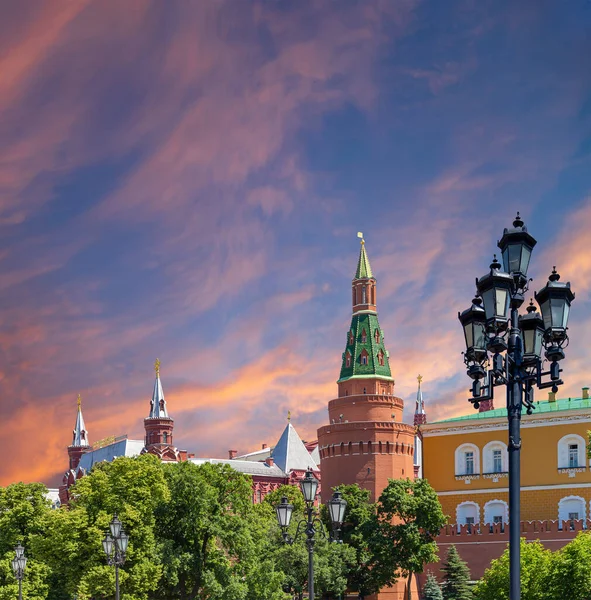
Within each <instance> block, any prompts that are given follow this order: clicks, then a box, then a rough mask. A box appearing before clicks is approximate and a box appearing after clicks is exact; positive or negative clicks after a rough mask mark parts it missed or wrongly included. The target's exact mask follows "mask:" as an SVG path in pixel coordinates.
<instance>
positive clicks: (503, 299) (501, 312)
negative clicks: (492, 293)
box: [495, 288, 509, 318]
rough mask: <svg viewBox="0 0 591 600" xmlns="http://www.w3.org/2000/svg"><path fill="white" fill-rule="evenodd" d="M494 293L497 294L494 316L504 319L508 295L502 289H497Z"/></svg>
mask: <svg viewBox="0 0 591 600" xmlns="http://www.w3.org/2000/svg"><path fill="white" fill-rule="evenodd" d="M496 292H497V294H496V312H495V315H496V316H498V317H502V318H504V317H506V316H507V308H508V300H509V294H508V293H507V290H504V289H502V288H497V290H496Z"/></svg>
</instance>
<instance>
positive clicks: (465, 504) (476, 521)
mask: <svg viewBox="0 0 591 600" xmlns="http://www.w3.org/2000/svg"><path fill="white" fill-rule="evenodd" d="M467 507H471V508H475V509H476V516H475V517H474V524H475V525H478V524H479V523H480V506H478V504H477V503H476V502H472V501H471V500H466V501H465V502H460V503H459V504H458V505H457V506H456V523H457V524H458V525H464V524H465V523H464V520H465V519H464V520H462V519H460V511H461V509H462V508H467Z"/></svg>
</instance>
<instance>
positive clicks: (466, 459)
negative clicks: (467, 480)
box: [455, 444, 480, 475]
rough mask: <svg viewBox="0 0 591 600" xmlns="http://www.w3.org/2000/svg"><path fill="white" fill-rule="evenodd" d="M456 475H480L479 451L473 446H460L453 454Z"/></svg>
mask: <svg viewBox="0 0 591 600" xmlns="http://www.w3.org/2000/svg"><path fill="white" fill-rule="evenodd" d="M455 464H456V475H479V474H480V450H479V448H478V446H475V445H474V444H462V445H461V446H458V448H456V453H455Z"/></svg>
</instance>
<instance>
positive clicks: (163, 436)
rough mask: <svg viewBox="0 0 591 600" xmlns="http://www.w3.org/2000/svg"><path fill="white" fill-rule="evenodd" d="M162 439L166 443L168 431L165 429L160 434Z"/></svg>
mask: <svg viewBox="0 0 591 600" xmlns="http://www.w3.org/2000/svg"><path fill="white" fill-rule="evenodd" d="M162 441H163V442H164V443H165V444H167V443H168V433H166V431H165V432H164V433H163V434H162Z"/></svg>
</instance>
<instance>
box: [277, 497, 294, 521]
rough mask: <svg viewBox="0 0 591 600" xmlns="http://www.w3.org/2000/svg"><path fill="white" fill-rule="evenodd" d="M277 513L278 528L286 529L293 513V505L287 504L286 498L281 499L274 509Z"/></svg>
mask: <svg viewBox="0 0 591 600" xmlns="http://www.w3.org/2000/svg"><path fill="white" fill-rule="evenodd" d="M275 512H276V513H277V522H278V523H279V527H282V528H287V527H289V524H290V522H291V515H292V513H293V505H292V504H288V502H287V498H283V499H282V501H281V504H279V505H278V506H276V507H275Z"/></svg>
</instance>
